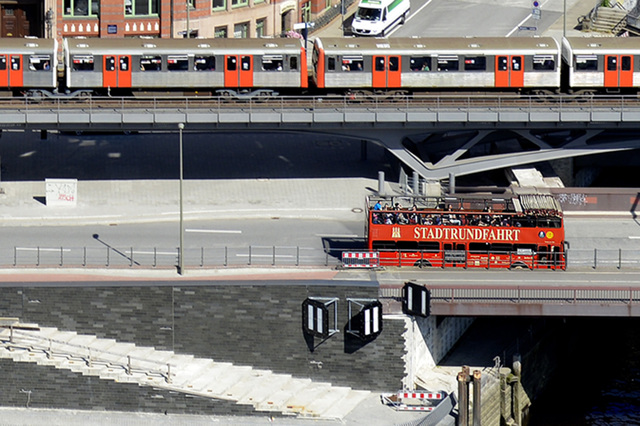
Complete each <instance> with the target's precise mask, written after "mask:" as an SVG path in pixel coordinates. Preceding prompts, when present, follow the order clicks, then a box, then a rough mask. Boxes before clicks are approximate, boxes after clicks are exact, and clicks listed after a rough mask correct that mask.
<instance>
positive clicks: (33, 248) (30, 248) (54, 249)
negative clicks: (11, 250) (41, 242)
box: [16, 247, 71, 252]
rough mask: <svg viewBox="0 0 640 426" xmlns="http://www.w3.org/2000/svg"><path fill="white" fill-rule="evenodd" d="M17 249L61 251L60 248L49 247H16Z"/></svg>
mask: <svg viewBox="0 0 640 426" xmlns="http://www.w3.org/2000/svg"><path fill="white" fill-rule="evenodd" d="M16 250H22V251H57V252H60V248H59V247H58V248H47V247H16ZM62 251H71V249H62Z"/></svg>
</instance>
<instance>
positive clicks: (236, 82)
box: [224, 55, 253, 87]
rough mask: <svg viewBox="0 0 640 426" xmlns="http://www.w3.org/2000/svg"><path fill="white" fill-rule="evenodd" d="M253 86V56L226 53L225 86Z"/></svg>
mask: <svg viewBox="0 0 640 426" xmlns="http://www.w3.org/2000/svg"><path fill="white" fill-rule="evenodd" d="M252 86H253V57H252V56H237V55H226V56H225V67H224V87H252Z"/></svg>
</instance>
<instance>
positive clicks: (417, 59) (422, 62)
mask: <svg viewBox="0 0 640 426" xmlns="http://www.w3.org/2000/svg"><path fill="white" fill-rule="evenodd" d="M409 69H410V70H411V71H431V57H429V56H412V57H411V58H409Z"/></svg>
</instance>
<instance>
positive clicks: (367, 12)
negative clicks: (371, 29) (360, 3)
mask: <svg viewBox="0 0 640 426" xmlns="http://www.w3.org/2000/svg"><path fill="white" fill-rule="evenodd" d="M380 16H382V9H371V8H368V7H359V8H358V11H357V12H356V18H358V19H362V20H364V21H379V20H380Z"/></svg>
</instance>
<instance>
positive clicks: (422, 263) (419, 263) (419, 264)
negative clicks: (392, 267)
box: [413, 259, 431, 268]
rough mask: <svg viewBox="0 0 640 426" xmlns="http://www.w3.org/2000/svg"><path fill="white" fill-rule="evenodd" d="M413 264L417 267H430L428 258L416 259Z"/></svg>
mask: <svg viewBox="0 0 640 426" xmlns="http://www.w3.org/2000/svg"><path fill="white" fill-rule="evenodd" d="M413 266H415V267H418V268H430V267H431V262H429V261H428V260H424V259H421V260H418V261H417V262H416V263H414V264H413Z"/></svg>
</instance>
